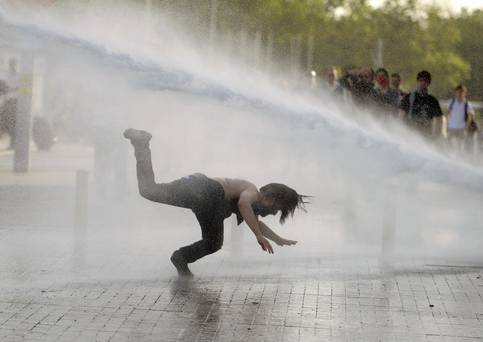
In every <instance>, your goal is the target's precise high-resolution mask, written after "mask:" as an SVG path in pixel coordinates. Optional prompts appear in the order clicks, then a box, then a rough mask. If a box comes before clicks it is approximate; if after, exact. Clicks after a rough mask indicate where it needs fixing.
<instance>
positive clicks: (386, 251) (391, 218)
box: [381, 186, 397, 267]
mask: <svg viewBox="0 0 483 342" xmlns="http://www.w3.org/2000/svg"><path fill="white" fill-rule="evenodd" d="M396 196H397V193H396V187H394V186H388V187H387V189H386V195H385V198H384V204H383V210H384V211H383V217H382V248H381V257H382V264H383V266H385V267H390V266H391V264H392V262H393V259H394V248H395V238H396V214H397V211H396Z"/></svg>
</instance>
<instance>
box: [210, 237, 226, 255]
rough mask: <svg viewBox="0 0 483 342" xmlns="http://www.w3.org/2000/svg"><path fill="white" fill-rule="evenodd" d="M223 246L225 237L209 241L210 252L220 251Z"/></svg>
mask: <svg viewBox="0 0 483 342" xmlns="http://www.w3.org/2000/svg"><path fill="white" fill-rule="evenodd" d="M222 246H223V239H215V240H209V241H208V251H209V253H215V252H216V251H219V250H220V249H221V247H222Z"/></svg>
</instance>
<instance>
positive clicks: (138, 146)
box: [124, 128, 308, 277]
mask: <svg viewBox="0 0 483 342" xmlns="http://www.w3.org/2000/svg"><path fill="white" fill-rule="evenodd" d="M124 137H125V138H126V139H129V140H130V141H131V144H132V145H133V147H134V155H135V157H136V171H137V179H138V187H139V193H140V194H141V196H142V197H144V198H146V199H148V200H150V201H153V202H158V203H163V204H168V205H172V206H176V207H181V208H186V209H191V210H192V211H193V213H194V214H195V216H196V218H197V220H198V222H199V224H200V226H201V236H202V238H201V240H199V241H197V242H195V243H193V244H191V245H188V246H184V247H181V248H179V249H178V250H176V251H175V252H174V253H173V255H172V256H171V262H172V263H173V265H174V266H175V267H176V269H177V271H178V274H179V276H182V277H192V276H193V274H192V273H191V271H190V269H189V267H188V264H189V263H192V262H195V261H196V260H198V259H200V258H202V257H204V256H206V255H208V254H212V253H215V252H216V251H218V250H219V249H220V248H221V246H222V245H223V221H224V220H225V218H227V217H229V216H231V214H236V216H237V220H238V224H240V223H241V222H242V221H245V222H246V223H247V225H248V227H249V228H250V229H251V231H252V232H253V234H254V235H255V237H256V239H257V242H258V244H259V245H260V247H261V248H262V249H263V250H264V251H266V252H268V253H270V254H273V247H272V245H271V244H270V242H269V241H268V240H271V241H273V242H274V243H276V244H277V245H279V246H291V245H295V244H296V243H297V241H294V240H288V239H285V238H282V237H281V236H279V235H277V234H276V233H275V232H274V231H272V230H271V229H270V228H269V227H268V226H267V225H266V224H265V223H263V222H262V221H260V220H259V219H258V216H262V217H266V216H267V215H276V214H277V213H278V212H279V211H280V212H281V216H280V223H282V224H283V223H284V222H285V220H286V218H287V217H288V216H289V215H290V216H293V214H294V211H295V209H297V208H299V209H302V210H304V211H305V207H304V206H305V204H306V203H307V202H306V201H305V199H306V198H307V197H308V196H303V195H299V194H297V192H296V191H295V190H293V189H291V188H289V187H288V186H286V185H284V184H278V183H270V184H267V185H265V186H263V187H262V188H260V190H257V187H256V186H255V185H253V184H252V183H250V182H248V181H246V180H242V179H229V178H208V177H207V176H205V175H203V174H201V173H196V174H193V175H189V176H186V177H183V178H181V179H177V180H175V181H172V182H170V183H156V182H155V180H154V172H153V166H152V162H151V150H150V148H149V142H150V140H151V137H152V135H151V133H149V132H147V131H142V130H136V129H132V128H129V129H127V130H125V131H124Z"/></svg>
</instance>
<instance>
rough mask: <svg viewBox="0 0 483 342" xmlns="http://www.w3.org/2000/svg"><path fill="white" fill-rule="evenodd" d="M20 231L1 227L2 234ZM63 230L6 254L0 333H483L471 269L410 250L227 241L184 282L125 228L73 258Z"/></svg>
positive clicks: (195, 336) (300, 337) (406, 337)
mask: <svg viewBox="0 0 483 342" xmlns="http://www.w3.org/2000/svg"><path fill="white" fill-rule="evenodd" d="M20 229H21V228H17V229H15V230H9V231H2V235H1V237H0V243H2V244H3V246H5V243H6V242H9V235H11V236H10V237H12V236H14V237H21V235H19V230H20ZM30 233H31V234H33V235H34V236H36V237H40V235H41V234H40V233H39V232H37V233H35V232H32V231H31V232H30ZM59 235H61V234H60V231H58V232H57V233H56V234H55V236H56V237H55V242H57V245H55V244H53V245H52V246H51V247H50V249H48V250H47V249H44V248H41V249H32V252H31V253H30V255H28V253H25V250H22V248H27V247H28V246H31V242H30V243H29V242H27V241H28V240H27V239H20V240H23V242H17V243H14V245H15V246H17V247H18V248H12V249H11V250H10V251H9V253H7V254H6V255H3V257H2V261H1V262H0V276H1V279H2V280H0V285H2V291H1V294H0V340H1V341H325V340H327V341H476V340H483V325H482V321H481V320H480V319H481V318H482V317H483V297H482V294H483V280H482V279H481V273H480V269H479V268H477V267H448V266H441V265H440V266H434V265H433V266H432V265H430V264H429V263H431V262H432V261H414V260H413V261H405V262H404V263H399V264H396V265H394V266H393V268H392V270H389V271H388V270H387V269H386V270H384V269H382V268H381V267H380V266H379V262H378V260H377V259H373V258H351V257H346V258H334V257H323V256H313V257H309V256H305V257H299V258H297V257H293V256H289V257H287V256H286V255H285V256H281V257H278V258H277V257H275V258H269V257H265V256H263V255H257V256H256V258H255V256H247V255H243V254H241V255H238V254H236V253H235V252H234V251H233V249H232V248H231V246H230V242H229V241H227V247H226V249H225V250H224V251H222V252H221V253H219V254H217V255H214V256H212V257H211V258H207V259H206V260H203V261H202V262H200V264H198V265H195V266H194V267H193V269H194V271H195V273H196V274H197V276H196V277H195V278H194V279H193V280H192V281H180V280H178V279H177V277H176V276H175V273H174V270H173V269H172V267H171V266H170V265H169V264H168V262H167V255H163V253H155V252H154V250H149V247H150V245H149V243H148V244H146V246H138V247H137V253H133V254H132V255H130V257H129V258H126V256H125V255H123V254H122V253H121V252H120V251H119V250H121V249H122V244H120V243H119V241H121V240H124V238H122V239H119V240H117V242H114V243H115V244H117V246H118V247H117V248H119V250H114V251H110V250H109V249H107V248H105V247H104V254H103V255H102V250H103V248H102V245H103V243H99V246H98V247H97V248H98V249H96V248H94V247H88V246H86V248H91V249H92V252H93V254H94V256H93V257H92V260H90V261H89V258H87V259H86V260H85V262H84V263H78V262H77V263H76V260H75V256H73V255H70V254H68V253H66V252H67V251H69V250H70V247H68V244H66V242H67V241H68V236H69V234H65V235H64V237H63V238H62V237H59ZM158 237H160V236H158ZM96 239H99V240H102V237H101V236H100V235H96V237H95V238H93V240H92V241H94V240H96ZM47 240H49V239H47ZM10 241H11V240H10ZM51 241H52V242H53V240H51ZM39 243H42V242H39ZM43 243H46V244H47V243H48V241H44V242H43ZM24 244H25V246H24ZM66 245H67V247H66ZM153 245H154V243H153ZM146 247H148V252H146V254H142V253H141V252H140V251H141V250H142V249H145V248H146ZM111 248H112V246H111ZM99 253H100V254H101V255H99ZM111 253H112V254H114V257H113V258H112V259H109V258H110V257H111V255H110V254H111ZM26 254H27V255H26ZM88 254H89V253H88ZM293 255H296V253H295V254H293ZM22 256H23V259H22ZM102 256H103V257H104V258H102ZM39 259H40V260H39ZM66 259H68V260H66ZM96 260H97V262H95V261H96ZM126 260H129V262H126ZM22 263H23V264H22ZM36 263H38V264H36ZM25 264H31V267H28V266H26V265H25ZM37 266H38V267H37ZM116 267H118V268H119V269H118V270H117V271H116ZM21 270H23V271H21ZM122 270H124V272H122Z"/></svg>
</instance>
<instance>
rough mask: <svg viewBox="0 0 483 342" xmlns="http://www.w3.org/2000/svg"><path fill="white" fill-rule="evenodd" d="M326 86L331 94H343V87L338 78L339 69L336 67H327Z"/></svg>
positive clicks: (337, 95)
mask: <svg viewBox="0 0 483 342" xmlns="http://www.w3.org/2000/svg"><path fill="white" fill-rule="evenodd" d="M324 79H325V82H324V86H325V89H327V90H328V91H329V93H330V94H333V95H335V96H336V97H339V96H342V92H343V89H342V87H341V86H340V84H339V81H338V79H337V70H336V69H335V68H334V67H330V68H327V70H326V71H325V74H324Z"/></svg>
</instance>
